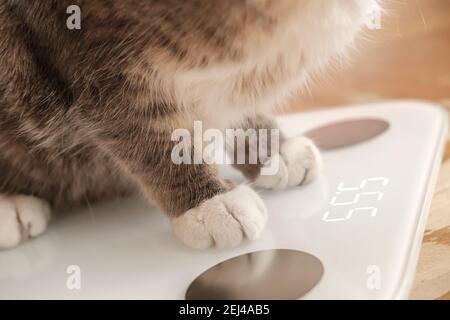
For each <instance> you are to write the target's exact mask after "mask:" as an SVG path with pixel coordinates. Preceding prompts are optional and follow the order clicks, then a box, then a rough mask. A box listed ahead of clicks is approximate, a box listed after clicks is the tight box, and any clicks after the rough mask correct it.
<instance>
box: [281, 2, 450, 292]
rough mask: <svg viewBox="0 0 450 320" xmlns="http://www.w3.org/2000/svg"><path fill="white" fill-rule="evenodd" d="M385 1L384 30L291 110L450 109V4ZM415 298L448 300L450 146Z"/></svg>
mask: <svg viewBox="0 0 450 320" xmlns="http://www.w3.org/2000/svg"><path fill="white" fill-rule="evenodd" d="M387 3H389V8H388V10H387V11H388V16H386V15H385V16H384V17H383V19H382V20H383V21H382V22H383V28H382V30H374V31H370V32H369V33H368V34H367V38H368V39H365V40H363V41H362V43H361V44H362V45H361V46H360V48H358V49H359V52H355V53H353V54H352V55H353V59H352V63H351V64H348V65H346V66H344V67H342V66H341V67H340V68H339V71H336V70H335V71H333V73H332V74H331V75H330V76H327V79H326V80H321V81H320V82H317V83H315V84H313V86H312V89H311V92H309V93H302V94H301V95H299V97H296V98H295V99H293V101H292V103H290V104H289V106H288V107H287V108H288V109H290V110H299V109H300V110H305V109H316V108H321V107H330V106H333V105H339V104H348V103H356V102H369V101H376V100H385V99H402V98H407V99H410V98H415V99H426V100H431V101H435V102H438V103H441V104H442V105H445V106H446V107H447V108H448V110H449V111H450V0H395V1H393V0H391V1H389V0H388V1H387ZM449 141H450V140H449ZM411 298H412V299H447V300H450V143H449V145H448V146H447V151H446V156H445V159H444V163H443V167H442V170H441V174H440V178H439V182H438V186H437V189H436V193H435V197H434V200H433V205H432V210H431V214H430V218H429V221H428V226H427V231H426V234H425V237H424V240H423V246H422V251H421V255H420V261H419V265H418V269H417V274H416V279H415V283H414V288H413V292H412V295H411Z"/></svg>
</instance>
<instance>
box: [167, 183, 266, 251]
mask: <svg viewBox="0 0 450 320" xmlns="http://www.w3.org/2000/svg"><path fill="white" fill-rule="evenodd" d="M267 218H268V214H267V209H266V207H265V205H264V203H263V201H262V200H261V198H260V197H259V196H258V195H257V194H256V192H255V191H253V190H252V189H251V188H249V187H248V186H244V185H241V186H239V187H237V188H235V189H233V190H231V191H229V192H227V193H224V194H220V195H217V196H215V197H214V198H212V199H210V200H207V201H205V202H204V203H203V204H201V205H200V206H199V207H197V208H193V209H191V210H189V211H187V212H185V213H184V214H183V215H182V216H180V217H177V218H174V219H172V228H173V230H174V233H175V235H176V236H177V237H178V238H179V239H180V240H181V241H182V242H183V243H185V244H186V245H187V246H189V247H192V248H196V249H207V248H212V247H215V248H233V247H236V246H238V245H239V244H241V243H242V242H243V241H245V240H254V239H256V238H258V237H259V236H260V235H261V233H262V231H263V230H264V228H265V226H266V223H267Z"/></svg>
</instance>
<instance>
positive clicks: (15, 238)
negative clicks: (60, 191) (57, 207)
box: [0, 195, 51, 250]
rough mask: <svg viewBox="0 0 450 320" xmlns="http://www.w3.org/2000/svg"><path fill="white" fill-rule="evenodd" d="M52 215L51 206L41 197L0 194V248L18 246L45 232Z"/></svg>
mask: <svg viewBox="0 0 450 320" xmlns="http://www.w3.org/2000/svg"><path fill="white" fill-rule="evenodd" d="M50 216H51V210H50V206H49V205H48V203H47V202H45V201H43V200H41V199H38V198H35V197H30V196H22V195H14V196H9V195H0V250H1V249H11V248H14V247H17V246H18V245H19V244H20V243H21V242H23V241H25V240H27V239H29V238H32V237H36V236H38V235H40V234H41V233H43V232H44V231H45V229H46V228H47V224H48V221H49V220H50Z"/></svg>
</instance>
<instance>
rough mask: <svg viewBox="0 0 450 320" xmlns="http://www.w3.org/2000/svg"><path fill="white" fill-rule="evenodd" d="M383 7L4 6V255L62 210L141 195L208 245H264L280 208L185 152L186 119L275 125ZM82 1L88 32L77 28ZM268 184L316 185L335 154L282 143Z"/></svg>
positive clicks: (363, 3)
mask: <svg viewBox="0 0 450 320" xmlns="http://www.w3.org/2000/svg"><path fill="white" fill-rule="evenodd" d="M373 3H374V1H373V0H345V1H343V0H226V1H225V0H70V1H69V0H33V1H28V0H0V34H1V37H0V248H12V247H15V246H17V245H19V244H20V243H21V242H23V241H25V240H26V239H28V238H30V237H34V236H37V235H39V234H41V233H42V232H43V231H44V230H45V229H46V227H47V223H48V221H49V219H50V216H51V211H57V210H59V209H61V208H70V207H73V206H77V205H80V204H84V203H86V202H87V201H89V202H93V201H96V200H100V199H106V198H110V197H116V196H119V195H127V194H130V193H133V192H141V193H143V194H144V195H145V196H146V197H148V199H150V200H151V201H153V202H154V203H156V204H157V205H158V206H159V207H160V208H161V209H162V210H164V211H165V212H166V213H167V215H168V216H169V218H170V219H171V222H172V226H173V229H174V232H175V234H176V235H177V236H178V237H179V238H180V239H181V240H182V241H183V242H184V243H186V244H187V245H189V246H191V247H195V248H209V247H219V248H222V247H233V246H236V245H238V244H240V243H241V242H242V241H244V240H245V239H255V238H257V237H258V236H259V235H260V233H261V232H262V230H263V229H264V227H265V224H266V221H267V211H266V208H265V206H264V203H263V202H262V200H261V199H260V197H259V196H258V195H257V193H255V192H254V191H253V190H252V189H251V188H250V187H249V186H246V185H235V184H233V183H231V182H229V181H223V180H222V179H220V178H219V176H218V174H217V172H216V169H215V168H214V166H211V165H207V164H200V165H187V164H184V165H176V164H174V163H173V162H172V161H171V158H170V156H171V150H172V148H173V147H174V142H173V141H172V140H171V133H172V132H173V131H174V130H175V129H177V128H187V129H189V130H192V126H193V123H194V121H195V120H201V121H203V123H204V125H205V126H207V127H211V128H221V129H224V128H229V127H241V128H275V127H276V125H275V124H274V122H273V121H272V120H271V116H270V114H271V111H272V110H273V108H274V107H276V106H278V105H280V104H281V103H282V101H283V99H284V98H285V97H286V96H287V95H289V94H290V93H291V92H293V91H294V90H296V89H298V88H301V87H302V86H304V85H305V83H306V82H307V81H308V79H309V78H310V77H311V76H312V75H313V74H315V73H318V72H320V71H322V70H323V69H324V68H325V67H326V66H327V65H328V64H329V62H330V61H332V60H333V59H335V58H337V57H342V56H343V55H344V54H345V51H346V49H347V48H348V47H349V45H351V44H352V43H353V41H354V39H355V36H356V35H357V34H358V32H359V31H360V30H361V27H362V25H363V23H364V19H365V13H366V9H367V7H368V6H370V5H372V4H373ZM70 5H78V6H79V7H80V9H81V18H82V20H81V21H82V23H81V29H79V30H77V29H75V30H70V29H69V28H67V25H66V20H67V18H68V14H67V12H66V10H67V8H68V7H69V6H70ZM279 156H280V159H281V160H282V161H281V165H280V170H278V172H277V173H276V174H275V175H272V176H262V175H260V170H261V166H262V164H261V163H259V164H256V165H243V166H238V168H239V169H241V170H242V171H243V172H244V174H245V175H246V176H247V177H248V178H249V179H250V180H251V181H253V182H254V184H255V185H258V186H262V187H265V188H276V189H282V188H287V187H294V186H297V185H300V184H303V183H307V182H309V181H312V180H313V179H314V178H315V177H316V176H317V175H318V173H319V172H320V170H321V160H320V154H319V152H318V150H317V148H316V147H315V146H314V144H313V143H312V142H311V141H310V140H308V139H307V138H304V137H298V138H293V139H284V140H282V144H281V148H280V152H279Z"/></svg>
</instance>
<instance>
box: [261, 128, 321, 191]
mask: <svg viewBox="0 0 450 320" xmlns="http://www.w3.org/2000/svg"><path fill="white" fill-rule="evenodd" d="M264 167H265V168H272V169H274V170H266V171H267V173H268V174H267V173H266V174H261V175H260V176H259V177H258V178H257V179H256V180H255V181H254V185H255V186H257V187H261V188H265V189H272V190H281V189H285V188H290V187H296V186H299V185H303V184H307V183H310V182H311V181H313V180H314V179H315V178H316V177H317V176H318V175H319V173H320V172H321V171H322V167H323V162H322V157H321V155H320V152H319V149H318V148H317V147H316V146H315V144H314V142H312V141H311V140H310V139H308V138H306V137H302V136H300V137H295V138H291V139H288V140H286V141H284V142H283V144H282V145H281V147H280V153H279V154H277V155H275V156H274V157H272V158H271V159H270V160H269V161H268V162H267V163H265V164H264ZM271 171H273V172H271ZM261 172H262V173H263V171H261Z"/></svg>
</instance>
